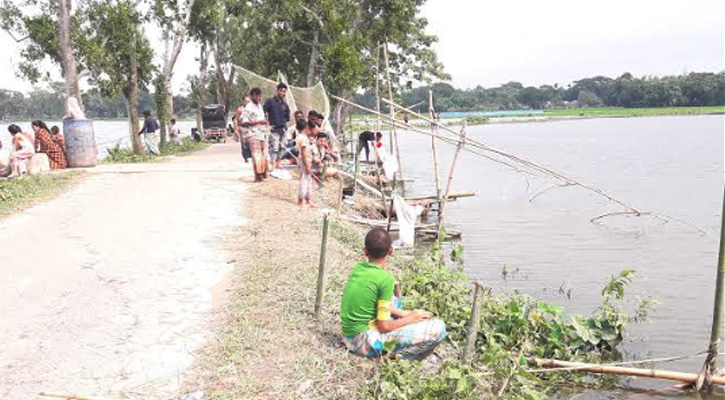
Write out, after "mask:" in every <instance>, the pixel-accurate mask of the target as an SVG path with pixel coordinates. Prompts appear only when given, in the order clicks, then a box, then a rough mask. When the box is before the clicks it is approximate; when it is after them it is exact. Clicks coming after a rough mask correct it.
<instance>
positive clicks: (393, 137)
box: [383, 42, 405, 195]
mask: <svg viewBox="0 0 725 400" xmlns="http://www.w3.org/2000/svg"><path fill="white" fill-rule="evenodd" d="M383 53H384V54H385V72H386V74H387V78H388V79H387V80H388V97H389V98H391V99H392V98H393V83H392V80H391V79H390V62H389V61H388V43H387V42H385V47H383ZM389 107H390V119H391V120H392V121H393V122H392V123H391V124H390V150H391V151H392V150H393V149H395V157H396V159H397V160H398V175H400V179H403V163H402V162H401V161H400V146H398V132H397V131H396V130H395V122H394V121H395V108H394V107H393V106H389ZM393 144H395V147H394V148H393ZM393 189H395V186H393ZM403 195H405V193H403Z"/></svg>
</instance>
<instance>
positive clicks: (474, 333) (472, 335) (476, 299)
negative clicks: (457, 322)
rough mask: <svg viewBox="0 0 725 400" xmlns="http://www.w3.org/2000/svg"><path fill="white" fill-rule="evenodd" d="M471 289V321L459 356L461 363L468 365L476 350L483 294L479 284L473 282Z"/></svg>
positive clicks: (481, 286)
mask: <svg viewBox="0 0 725 400" xmlns="http://www.w3.org/2000/svg"><path fill="white" fill-rule="evenodd" d="M474 286H475V287H474V289H473V305H472V306H471V319H469V320H468V328H467V329H466V344H465V346H464V347H463V354H462V355H461V361H463V363H464V364H468V363H469V362H470V359H471V355H472V354H473V352H474V351H475V348H476V337H478V327H479V326H480V320H481V292H483V285H481V282H479V281H475V282H474Z"/></svg>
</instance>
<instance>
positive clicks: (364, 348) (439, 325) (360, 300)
mask: <svg viewBox="0 0 725 400" xmlns="http://www.w3.org/2000/svg"><path fill="white" fill-rule="evenodd" d="M392 254H393V248H392V239H391V238H390V234H388V232H387V231H386V230H385V229H382V228H374V229H373V230H371V231H370V232H368V234H367V235H366V236H365V256H366V257H367V258H368V261H367V262H359V263H357V264H355V267H354V268H353V270H352V273H351V274H350V278H349V279H348V281H347V284H346V285H345V291H344V293H343V295H342V307H341V309H340V316H341V326H342V334H343V336H344V341H345V346H346V347H347V349H348V350H350V351H351V352H353V353H355V354H358V355H361V356H363V357H367V358H376V357H380V356H382V355H383V352H387V353H392V354H395V355H397V356H398V357H400V358H404V359H413V360H422V359H424V358H425V357H427V356H428V355H430V354H431V353H433V350H434V349H435V348H436V346H438V345H439V344H440V343H441V342H442V341H443V339H445V337H446V325H445V324H444V323H443V321H441V320H439V319H430V313H428V312H426V311H423V310H414V311H403V310H401V309H400V308H399V307H398V305H396V304H395V303H396V302H397V301H399V299H396V298H394V297H393V287H394V286H395V281H394V280H393V276H392V275H391V274H390V271H388V270H387V260H388V257H390V256H391V255H392Z"/></svg>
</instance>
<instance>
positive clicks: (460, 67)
mask: <svg viewBox="0 0 725 400" xmlns="http://www.w3.org/2000/svg"><path fill="white" fill-rule="evenodd" d="M421 11H422V15H423V16H425V17H426V18H427V19H428V21H429V26H428V29H427V31H428V33H431V34H434V35H437V36H438V38H439V41H438V43H437V44H436V45H435V49H436V51H437V52H438V57H439V59H440V60H441V61H442V62H443V64H444V65H445V69H446V71H447V72H448V73H449V74H451V76H452V81H451V83H452V84H453V85H454V86H457V87H463V88H473V87H476V86H478V85H481V86H483V87H494V86H498V85H501V84H503V83H506V82H509V81H517V82H521V83H523V84H524V85H527V86H528V85H534V86H539V85H542V84H553V83H558V84H560V85H564V86H565V85H567V84H569V83H571V82H573V81H575V80H577V79H580V78H584V77H591V76H595V75H605V76H610V77H617V76H619V75H621V74H622V73H624V72H630V73H632V74H634V75H636V76H641V75H673V74H681V73H683V72H692V71H697V72H700V71H722V70H724V69H725V0H690V1H688V2H684V1H682V0H678V1H671V0H659V1H652V0H626V1H624V0H608V1H606V2H604V1H598V2H594V1H591V0H590V1H586V0H578V1H573V0H549V1H545V2H544V1H533V0H528V1H522V0H509V1H492V0H488V1H483V0H428V2H427V3H426V4H425V5H424V6H423V8H422V10H421ZM146 32H147V34H149V36H150V39H151V41H152V43H159V41H158V32H154V30H153V29H148V30H146ZM0 48H2V49H3V50H4V52H5V57H3V58H2V59H0V77H2V80H0V88H6V89H13V90H21V91H28V90H30V89H31V85H30V84H28V83H27V82H24V81H23V80H22V79H20V78H18V77H16V76H15V72H16V71H17V64H18V61H19V60H20V56H19V47H18V46H17V45H16V44H15V43H14V41H13V40H12V39H11V38H10V37H9V36H8V35H7V34H6V33H4V32H0ZM197 52H198V47H197V46H195V45H193V44H189V45H187V46H186V47H185V48H184V49H183V50H182V53H181V55H180V58H179V61H178V65H177V70H176V72H175V76H174V79H173V82H172V86H173V87H172V89H173V90H174V92H178V91H180V90H184V89H185V88H187V87H188V85H186V83H185V82H186V76H187V75H190V74H194V73H196V71H197V70H198V66H197V65H198V64H197V63H196V61H195V57H196V55H197ZM56 75H57V74H56ZM58 79H60V76H59V75H58Z"/></svg>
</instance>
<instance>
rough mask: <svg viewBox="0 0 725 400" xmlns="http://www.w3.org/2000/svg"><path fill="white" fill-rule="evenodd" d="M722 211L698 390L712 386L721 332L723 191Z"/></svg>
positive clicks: (724, 250)
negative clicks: (712, 299) (707, 338)
mask: <svg viewBox="0 0 725 400" xmlns="http://www.w3.org/2000/svg"><path fill="white" fill-rule="evenodd" d="M722 207H723V212H722V215H721V218H722V219H721V221H720V252H719V253H718V257H717V258H718V260H717V263H718V266H717V275H716V276H715V306H714V309H713V313H712V328H711V330H710V345H709V346H708V349H707V358H705V363H704V364H703V366H702V371H701V372H700V376H699V377H698V379H697V384H696V385H695V386H696V389H697V391H698V392H700V391H709V390H710V389H711V388H712V380H713V376H712V373H713V372H714V371H715V368H716V366H715V363H716V361H717V354H718V350H719V348H720V335H721V332H722V330H721V329H722V324H723V320H722V314H723V309H722V306H723V301H725V293H723V290H725V289H723V285H725V282H723V280H725V193H724V194H723V204H722Z"/></svg>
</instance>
